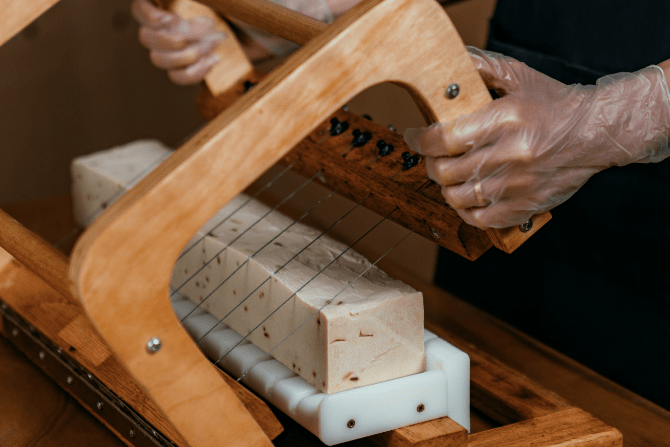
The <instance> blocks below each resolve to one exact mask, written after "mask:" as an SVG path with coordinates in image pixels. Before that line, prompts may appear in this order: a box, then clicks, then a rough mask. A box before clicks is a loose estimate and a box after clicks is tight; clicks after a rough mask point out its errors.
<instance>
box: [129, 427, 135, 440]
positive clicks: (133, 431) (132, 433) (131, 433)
mask: <svg viewBox="0 0 670 447" xmlns="http://www.w3.org/2000/svg"><path fill="white" fill-rule="evenodd" d="M128 435H129V436H130V437H131V438H134V437H135V430H133V429H132V428H131V429H130V431H129V432H128Z"/></svg>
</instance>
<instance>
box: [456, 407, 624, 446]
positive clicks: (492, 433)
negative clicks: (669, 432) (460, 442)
mask: <svg viewBox="0 0 670 447" xmlns="http://www.w3.org/2000/svg"><path fill="white" fill-rule="evenodd" d="M622 446H623V438H622V436H621V433H619V431H617V430H616V429H614V428H612V427H609V426H607V425H606V424H604V423H603V422H601V421H599V420H598V419H596V418H594V417H593V416H591V415H590V414H588V413H586V412H584V411H582V410H580V409H578V408H572V409H569V410H564V411H561V412H558V413H554V414H552V415H549V416H543V417H540V418H537V419H533V420H530V421H525V422H520V423H517V424H513V425H508V426H505V427H501V428H496V429H493V430H488V431H485V432H482V433H477V434H474V435H471V436H470V439H469V442H468V447H622Z"/></svg>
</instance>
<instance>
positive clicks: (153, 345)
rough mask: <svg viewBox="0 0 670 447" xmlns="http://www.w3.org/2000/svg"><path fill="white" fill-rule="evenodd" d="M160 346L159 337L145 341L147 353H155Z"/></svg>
mask: <svg viewBox="0 0 670 447" xmlns="http://www.w3.org/2000/svg"><path fill="white" fill-rule="evenodd" d="M160 348H161V339H160V338H158V337H154V338H152V339H151V340H149V341H148V342H147V352H148V353H149V354H155V353H157V352H158V350H159V349H160Z"/></svg>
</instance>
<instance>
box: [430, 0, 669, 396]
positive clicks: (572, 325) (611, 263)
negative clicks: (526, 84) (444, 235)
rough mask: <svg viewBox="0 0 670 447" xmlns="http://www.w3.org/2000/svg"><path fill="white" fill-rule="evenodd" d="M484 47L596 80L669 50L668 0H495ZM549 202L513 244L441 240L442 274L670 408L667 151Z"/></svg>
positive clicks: (465, 293)
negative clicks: (473, 249) (467, 246)
mask: <svg viewBox="0 0 670 447" xmlns="http://www.w3.org/2000/svg"><path fill="white" fill-rule="evenodd" d="M487 48H488V49H489V50H492V51H497V52H500V53H503V54H506V55H509V56H512V57H514V58H516V59H518V60H521V61H523V62H525V63H526V64H528V65H529V66H531V67H532V68H534V69H536V70H539V71H541V72H543V73H546V74H547V75H549V76H552V77H553V78H556V79H558V80H560V81H562V82H564V83H566V84H574V83H581V84H594V83H595V81H596V79H598V78H599V77H601V76H605V75H606V74H611V73H616V72H631V71H635V70H639V69H641V68H644V67H646V66H648V65H651V64H657V63H660V62H662V61H664V60H667V59H670V0H646V1H645V0H636V1H628V2H625V1H613V0H600V1H591V2H589V1H584V0H499V2H498V5H497V7H496V11H495V14H494V17H493V19H492V20H491V30H490V36H489V42H488V46H487ZM552 213H553V215H554V217H553V219H552V220H551V221H550V222H549V223H548V224H547V225H546V226H545V227H544V228H543V229H542V230H541V231H539V232H538V233H537V234H535V235H534V236H533V237H532V238H530V239H529V240H528V241H527V242H526V243H525V244H524V245H523V246H521V247H520V248H519V249H518V250H517V251H516V252H515V253H513V254H512V255H507V254H504V253H502V252H500V251H498V250H496V249H491V250H489V251H488V252H487V253H485V254H484V255H483V256H482V257H481V258H480V259H478V260H477V261H474V262H470V261H466V260H464V259H463V258H460V257H459V256H457V255H454V254H453V253H451V252H448V251H446V250H442V251H441V252H440V257H439V261H438V268H437V274H436V283H437V284H438V285H440V286H442V287H444V288H445V289H447V290H449V291H451V292H453V293H454V294H456V295H458V296H460V297H462V298H464V299H466V300H468V301H470V302H471V303H473V304H475V305H477V306H479V307H481V308H482V309H484V310H486V311H487V312H490V313H492V314H493V315H496V316H498V317H499V318H501V319H503V320H505V321H507V322H509V323H511V324H513V325H514V326H516V327H518V328H520V329H521V330H523V331H525V332H527V333H528V334H530V335H532V336H534V337H536V338H537V339H539V340H541V341H543V342H544V343H546V344H548V345H550V346H552V347H554V348H556V349H558V350H559V351H561V352H563V353H565V354H567V355H568V356H570V357H572V358H574V359H575V360H577V361H579V362H581V363H583V364H585V365H587V366H588V367H590V368H592V369H594V370H596V371H597V372H599V373H601V374H603V375H604V376H606V377H608V378H610V379H612V380H614V381H616V382H618V383H620V384H621V385H623V386H625V387H627V388H629V389H631V390H632V391H634V392H636V393H639V394H640V395H642V396H644V397H646V398H648V399H650V400H652V401H654V402H656V403H657V404H659V405H661V406H663V407H665V408H667V409H670V384H669V383H668V380H669V378H670V160H666V161H664V162H661V163H657V164H633V165H629V166H626V167H623V168H617V167H614V168H610V169H607V170H606V171H603V172H601V173H599V174H596V175H595V176H594V177H592V178H591V180H589V182H587V184H586V185H585V186H584V187H582V188H581V189H580V190H579V191H578V192H577V193H576V194H575V195H574V196H573V197H572V198H571V199H569V200H568V201H567V202H566V203H564V204H563V205H560V206H559V207H557V208H555V209H554V210H553V211H552ZM483 279H486V281H483Z"/></svg>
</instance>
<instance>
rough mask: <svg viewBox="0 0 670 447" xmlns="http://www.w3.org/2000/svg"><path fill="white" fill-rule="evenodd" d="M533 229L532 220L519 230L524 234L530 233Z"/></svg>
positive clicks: (523, 224)
mask: <svg viewBox="0 0 670 447" xmlns="http://www.w3.org/2000/svg"><path fill="white" fill-rule="evenodd" d="M532 228H533V221H532V220H529V221H528V222H526V223H522V224H521V225H519V230H521V232H522V233H528V232H529V231H530V230H531V229H532Z"/></svg>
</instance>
